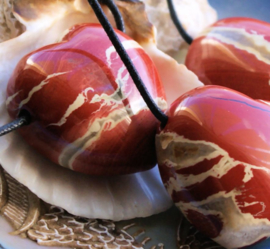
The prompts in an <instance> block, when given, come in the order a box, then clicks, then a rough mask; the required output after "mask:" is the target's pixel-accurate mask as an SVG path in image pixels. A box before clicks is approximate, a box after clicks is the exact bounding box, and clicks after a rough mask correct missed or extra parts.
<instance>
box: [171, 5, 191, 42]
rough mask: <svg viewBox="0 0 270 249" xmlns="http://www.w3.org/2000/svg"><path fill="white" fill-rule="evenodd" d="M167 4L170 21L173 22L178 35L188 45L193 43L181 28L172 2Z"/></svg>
mask: <svg viewBox="0 0 270 249" xmlns="http://www.w3.org/2000/svg"><path fill="white" fill-rule="evenodd" d="M167 4H168V7H169V11H170V15H171V18H172V21H173V23H174V25H175V27H176V28H177V30H178V32H179V34H180V35H181V37H182V38H183V39H184V41H185V42H186V43H187V44H189V45H190V44H191V43H192V41H193V38H192V37H191V36H190V35H189V34H188V33H187V32H186V31H185V29H184V28H183V26H182V24H181V22H180V20H179V18H178V16H177V14H176V11H175V8H174V5H173V2H172V0H167Z"/></svg>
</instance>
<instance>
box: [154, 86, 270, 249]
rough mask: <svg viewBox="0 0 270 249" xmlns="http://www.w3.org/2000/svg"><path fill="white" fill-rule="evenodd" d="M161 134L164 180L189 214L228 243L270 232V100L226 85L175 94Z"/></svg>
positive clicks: (160, 160)
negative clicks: (180, 94) (267, 100)
mask: <svg viewBox="0 0 270 249" xmlns="http://www.w3.org/2000/svg"><path fill="white" fill-rule="evenodd" d="M167 114H168V116H169V121H168V123H167V125H166V126H165V128H164V129H163V130H161V131H159V133H158V135H157V137H156V149H157V155H158V164H159V167H160V171H161V175H162V180H163V182H164V184H165V186H166V188H167V190H168V192H169V194H170V195H171V197H172V198H173V201H174V202H175V203H176V205H177V206H178V207H179V208H180V209H181V211H182V212H183V213H184V214H185V216H186V217H187V218H188V220H189V221H190V222H191V223H192V224H193V225H195V227H197V228H198V229H199V230H200V231H201V232H203V233H204V234H205V235H207V236H209V237H211V238H212V239H214V240H215V241H216V242H218V243H219V244H221V245H222V246H224V247H225V248H241V247H244V246H247V245H251V244H253V243H256V242H258V241H260V240H262V239H264V238H266V237H268V236H270V199H269V196H270V133H269V129H270V106H269V104H267V103H266V102H262V101H255V100H253V99H251V98H249V97H247V96H246V95H243V94H241V93H238V92H236V91H234V90H230V89H228V88H224V87H221V86H203V87H200V88H197V89H194V90H192V91H190V92H188V93H186V94H184V95H183V96H181V97H180V98H179V99H177V100H176V101H175V102H174V103H173V104H172V106H171V108H170V109H169V110H168V113H167Z"/></svg>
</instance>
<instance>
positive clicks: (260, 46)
mask: <svg viewBox="0 0 270 249" xmlns="http://www.w3.org/2000/svg"><path fill="white" fill-rule="evenodd" d="M209 31H210V32H209ZM208 32H209V33H208ZM203 35H206V36H207V37H213V38H216V39H218V40H220V41H221V42H223V43H226V44H229V45H233V46H234V47H236V48H237V49H240V50H245V51H247V52H248V53H250V54H253V55H254V56H255V57H256V58H257V59H258V60H260V61H262V62H264V63H266V64H270V56H269V54H270V43H269V41H267V40H265V39H264V35H259V34H254V33H253V34H250V33H248V32H247V31H246V30H245V29H243V28H233V27H212V28H209V29H207V31H205V32H204V33H203ZM228 35H229V36H228ZM206 42H207V41H206ZM262 51H265V53H263V52H262Z"/></svg>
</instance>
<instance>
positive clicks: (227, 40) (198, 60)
mask: <svg viewBox="0 0 270 249" xmlns="http://www.w3.org/2000/svg"><path fill="white" fill-rule="evenodd" d="M186 66H187V68H188V69H190V70H191V71H193V72H194V73H195V74H196V75H197V76H198V77H199V79H200V80H201V81H202V82H203V83H204V84H206V85H221V86H226V87H229V88H232V89H235V90H237V91H239V92H242V93H244V94H247V95H248V96H250V97H252V98H255V99H264V100H270V85H269V82H270V73H269V72H270V24H269V23H266V22H263V21H259V20H255V19H250V18H228V19H224V20H220V21H218V22H217V23H216V24H215V25H213V26H211V27H210V28H209V29H208V30H206V31H205V32H204V34H203V35H201V36H200V37H198V38H197V39H195V40H194V41H193V42H192V45H191V46H190V49H189V52H188V55H187V57H186Z"/></svg>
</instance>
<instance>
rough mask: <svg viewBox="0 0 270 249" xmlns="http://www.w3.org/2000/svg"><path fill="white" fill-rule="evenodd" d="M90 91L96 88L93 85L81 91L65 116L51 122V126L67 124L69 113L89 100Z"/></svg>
mask: <svg viewBox="0 0 270 249" xmlns="http://www.w3.org/2000/svg"><path fill="white" fill-rule="evenodd" d="M88 91H94V89H93V88H92V87H88V88H86V89H85V90H84V91H83V92H82V93H80V94H79V95H78V96H77V98H76V99H75V101H74V102H73V103H72V104H71V105H69V107H68V109H67V110H66V112H65V114H64V116H63V117H62V118H61V119H60V120H59V121H58V122H57V123H52V124H49V126H51V125H56V126H61V125H63V124H65V123H66V121H67V118H68V117H69V115H70V114H71V113H72V112H74V111H75V110H77V109H79V108H80V107H81V106H82V105H83V104H84V103H85V102H86V101H87V100H88V98H87V93H88Z"/></svg>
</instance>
